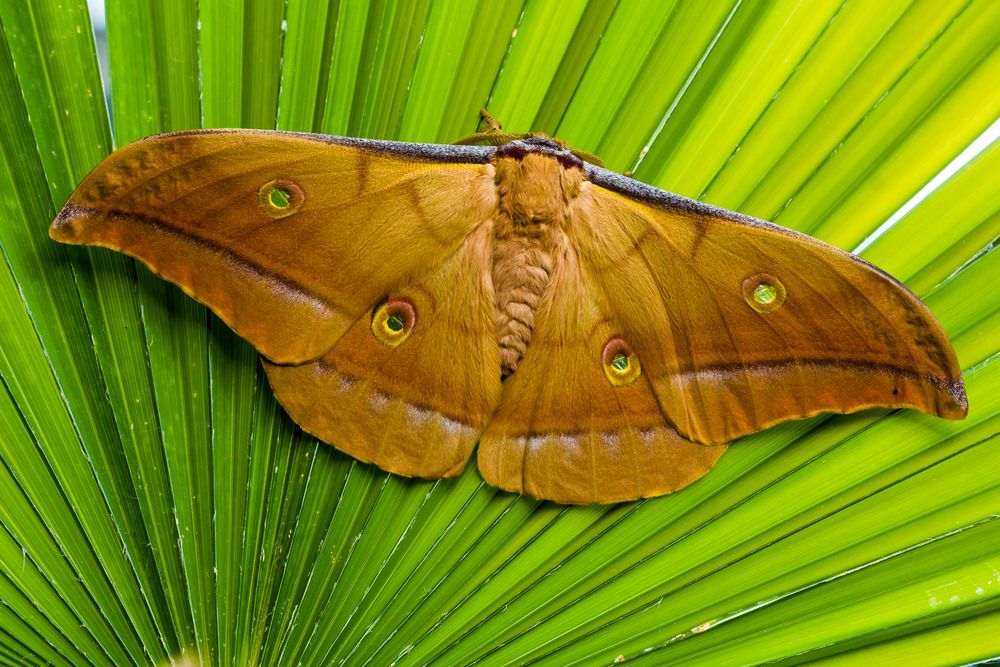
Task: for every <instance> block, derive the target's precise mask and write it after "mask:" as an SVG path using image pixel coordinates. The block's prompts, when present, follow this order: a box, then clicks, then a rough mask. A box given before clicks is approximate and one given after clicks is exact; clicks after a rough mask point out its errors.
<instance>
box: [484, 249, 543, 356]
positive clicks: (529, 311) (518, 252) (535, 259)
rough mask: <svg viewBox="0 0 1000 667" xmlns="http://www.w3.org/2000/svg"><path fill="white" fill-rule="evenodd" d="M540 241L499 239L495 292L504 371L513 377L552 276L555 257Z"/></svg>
mask: <svg viewBox="0 0 1000 667" xmlns="http://www.w3.org/2000/svg"><path fill="white" fill-rule="evenodd" d="M540 241H541V240H540V239H538V238H531V237H524V236H512V237H507V238H496V239H495V240H494V245H493V290H494V294H495V295H496V309H497V310H496V320H497V333H498V336H499V343H500V368H501V373H502V374H503V375H505V376H506V375H511V374H512V373H513V372H514V371H515V370H517V365H518V364H519V363H520V361H521V359H522V357H524V351H525V349H527V347H528V343H529V342H530V341H531V332H532V330H533V329H534V326H535V325H534V320H535V311H536V310H537V309H538V302H539V300H540V299H541V298H542V294H543V293H544V292H545V288H546V287H547V286H548V284H549V278H550V277H551V275H552V255H551V254H550V252H549V250H548V249H547V248H545V247H544V246H543V245H542V243H541V242H540Z"/></svg>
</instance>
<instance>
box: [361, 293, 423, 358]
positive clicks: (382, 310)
mask: <svg viewBox="0 0 1000 667" xmlns="http://www.w3.org/2000/svg"><path fill="white" fill-rule="evenodd" d="M416 323H417V311H416V309H415V308H414V307H413V304H412V303H410V301H409V299H403V298H398V297H394V298H391V299H388V300H387V301H386V302H385V303H383V304H382V305H380V306H379V307H378V308H376V309H375V314H374V316H372V333H373V334H374V335H375V338H376V339H377V340H378V342H380V343H382V344H383V345H385V346H386V347H399V346H400V345H401V344H402V343H403V341H405V340H406V339H407V338H409V337H410V334H411V333H412V332H413V327H414V326H415V325H416Z"/></svg>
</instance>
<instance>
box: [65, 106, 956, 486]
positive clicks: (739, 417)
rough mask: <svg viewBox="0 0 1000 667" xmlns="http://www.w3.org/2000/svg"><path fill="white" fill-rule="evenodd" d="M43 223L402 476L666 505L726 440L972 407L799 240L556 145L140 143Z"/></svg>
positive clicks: (862, 277)
mask: <svg viewBox="0 0 1000 667" xmlns="http://www.w3.org/2000/svg"><path fill="white" fill-rule="evenodd" d="M49 233H50V235H51V237H52V238H53V239H56V240H58V241H62V242H64V243H74V244H89V245H96V246H103V247H106V248H111V249H114V250H117V251H120V252H123V253H126V254H128V255H131V256H133V257H135V258H138V259H139V260H141V261H142V262H143V263H145V264H146V265H147V266H148V267H149V268H150V269H151V270H152V271H153V272H154V273H156V274H157V275H159V276H161V277H162V278H164V279H166V280H168V281H170V282H173V283H175V284H177V285H179V286H180V287H181V289H183V290H184V291H185V292H187V293H188V294H189V295H191V296H192V297H194V298H195V299H197V300H198V301H200V302H201V303H203V304H205V305H206V306H208V307H209V308H210V309H212V310H213V311H214V312H215V313H216V314H217V315H218V316H219V317H220V318H222V320H224V321H225V322H226V323H227V324H228V325H229V326H230V327H232V328H233V329H234V330H235V331H236V332H237V333H238V334H239V335H240V336H242V337H243V338H245V339H246V340H247V341H249V342H250V343H251V344H252V345H253V346H254V347H255V348H256V349H257V350H258V351H259V353H260V355H261V357H262V362H263V365H264V368H265V369H266V372H267V377H268V379H269V381H270V383H271V386H272V388H273V389H274V394H275V396H276V397H277V399H278V401H279V402H280V403H281V405H282V406H283V407H284V409H285V410H286V411H287V412H288V414H289V415H291V417H292V419H294V420H295V421H296V422H297V423H298V424H299V425H300V426H301V427H302V428H303V429H305V430H306V431H308V432H309V433H312V434H314V435H315V436H316V437H318V438H320V439H321V440H324V441H326V442H328V443H331V444H332V445H333V446H335V447H336V448H337V449H339V450H341V451H343V452H346V453H347V454H349V455H351V456H353V457H355V458H357V459H359V460H361V461H366V462H371V463H374V464H376V465H377V466H379V467H380V468H382V469H384V470H387V471H391V472H393V473H397V474H400V475H406V476H413V477H424V478H440V477H451V476H455V475H457V474H459V473H460V472H461V471H462V470H463V468H464V467H465V465H466V462H467V460H468V458H469V456H470V454H471V453H472V451H473V449H474V448H475V447H476V445H477V443H478V464H479V469H480V471H481V472H482V475H483V477H484V478H485V480H486V481H487V482H489V483H490V484H493V485H495V486H498V487H501V488H503V489H507V490H509V491H513V492H517V493H521V494H526V495H529V496H533V497H535V498H540V499H549V500H554V501H557V502H561V503H610V502H618V501H626V500H632V499H636V498H641V497H650V496H658V495H662V494H666V493H670V492H672V491H675V490H677V489H680V488H682V487H684V486H686V485H688V484H690V483H691V482H693V481H694V480H696V479H698V478H699V477H701V476H702V475H704V474H705V473H706V472H707V471H708V470H709V469H710V468H711V467H712V466H713V465H714V464H715V462H716V461H717V460H718V459H719V457H720V456H721V455H722V453H723V452H724V451H725V449H726V446H727V443H729V442H730V441H732V440H733V439H735V438H739V437H740V436H742V435H745V434H748V433H752V432H754V431H757V430H760V429H763V428H766V427H768V426H771V425H773V424H776V423H778V422H782V421H785V420H789V419H797V418H802V417H806V416H810V415H815V414H817V413H821V412H842V413H843V412H852V411H855V410H860V409H863V408H869V407H873V406H890V407H906V408H915V409H917V410H921V411H924V412H927V413H931V414H936V415H939V416H941V417H945V418H948V419H961V418H962V417H964V416H965V414H966V412H967V401H966V396H965V389H964V386H963V384H962V378H961V373H960V369H959V366H958V362H957V360H956V357H955V353H954V351H953V350H952V348H951V345H950V344H949V342H948V339H947V337H946V336H945V334H944V332H943V331H942V329H941V326H940V325H939V324H938V323H937V321H936V320H935V319H934V317H933V316H932V314H931V313H930V311H929V310H928V309H927V307H926V306H924V304H922V303H921V302H920V301H919V300H918V299H917V298H916V297H915V296H914V295H913V294H912V293H910V292H909V291H908V290H907V289H906V288H905V287H904V286H903V285H902V284H900V283H898V282H896V281H895V280H894V279H893V278H891V277H890V276H889V275H887V274H885V273H883V272H882V271H880V270H879V269H877V268H875V267H874V266H872V265H871V264H868V263H866V262H865V261H863V260H861V259H859V258H857V257H855V256H853V255H851V254H849V253H847V252H844V251H842V250H839V249H837V248H835V247H833V246H830V245H827V244H825V243H823V242H820V241H818V240H815V239H812V238H810V237H808V236H804V235H802V234H799V233H796V232H793V231H789V230H787V229H784V228H781V227H778V226H776V225H773V224H770V223H768V222H764V221H762V220H757V219H754V218H751V217H748V216H744V215H740V214H738V213H733V212H730V211H726V210H722V209H719V208H715V207H713V206H709V205H707V204H703V203H701V202H698V201H693V200H690V199H686V198H684V197H681V196H678V195H675V194H671V193H669V192H665V191H663V190H659V189H657V188H654V187H651V186H648V185H644V184H642V183H640V182H638V181H636V180H633V179H631V178H628V177H626V176H622V175H619V174H616V173H613V172H611V171H608V170H606V169H604V168H603V167H601V166H600V165H599V164H598V161H597V160H596V159H594V158H591V157H590V156H588V155H586V154H584V153H580V152H575V151H573V150H572V149H570V148H568V147H567V146H566V145H565V144H564V143H563V142H561V141H557V140H554V139H551V138H548V137H545V136H543V135H531V134H527V135H524V134H522V135H514V134H504V133H502V132H501V131H500V129H499V126H494V127H492V128H491V129H490V130H488V131H485V132H482V133H480V134H477V135H473V136H472V137H470V138H466V139H465V140H462V141H460V142H459V144H456V145H436V144H415V143H400V142H392V141H375V140H367V139H352V138H344V137H334V136H325V135H319V134H298V133H290V132H272V131H258V130H194V131H185V132H176V133H171V134H164V135H159V136H154V137H150V138H148V139H144V140H141V141H137V142H135V143H132V144H130V145H128V146H126V147H124V148H122V149H120V150H118V151H116V152H115V153H113V154H112V155H110V156H109V157H108V158H106V159H105V160H104V161H103V162H101V163H100V164H99V165H98V166H97V167H96V168H95V169H94V170H93V172H91V173H90V175H88V176H87V177H86V178H85V179H84V181H83V182H82V183H81V184H80V186H79V187H78V188H77V189H76V191H75V192H74V193H73V195H72V196H71V197H70V199H69V201H68V202H67V203H66V205H65V206H64V208H63V209H62V211H61V212H60V213H59V215H58V217H57V218H56V219H55V221H54V222H53V223H52V226H51V228H50V230H49Z"/></svg>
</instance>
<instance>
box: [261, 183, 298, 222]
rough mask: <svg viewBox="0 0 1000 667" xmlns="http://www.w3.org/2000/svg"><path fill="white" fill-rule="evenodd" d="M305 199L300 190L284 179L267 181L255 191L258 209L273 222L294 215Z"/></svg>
mask: <svg viewBox="0 0 1000 667" xmlns="http://www.w3.org/2000/svg"><path fill="white" fill-rule="evenodd" d="M305 198H306V197H305V194H304V193H303V192H302V188H300V187H299V186H298V185H297V184H295V183H292V182H291V181H287V180H284V179H277V180H274V181H268V182H267V183H265V184H264V185H262V186H260V190H258V191H257V201H258V202H260V207H261V208H262V209H264V212H265V213H267V214H268V215H269V216H271V217H272V218H274V219H275V220H280V219H281V218H287V217H288V216H290V215H291V214H293V213H295V212H296V211H297V210H299V207H300V206H302V202H303V201H305Z"/></svg>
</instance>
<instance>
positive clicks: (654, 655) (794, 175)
mask: <svg viewBox="0 0 1000 667" xmlns="http://www.w3.org/2000/svg"><path fill="white" fill-rule="evenodd" d="M107 23H108V26H107V31H108V51H109V58H110V72H111V79H110V90H111V97H110V111H111V113H110V116H111V117H112V118H113V119H114V123H113V137H114V139H113V140H112V125H111V124H110V123H109V120H108V119H109V113H108V108H107V107H106V106H105V103H104V96H103V92H102V82H101V79H100V74H99V71H98V64H97V58H96V54H95V45H94V39H93V34H92V32H91V27H90V20H89V17H88V14H87V9H86V6H85V4H84V3H82V2H79V1H74V2H55V1H54V0H37V1H35V2H29V3H24V2H20V1H19V0H0V26H2V33H0V91H2V93H0V94H2V104H0V184H2V187H3V194H2V197H0V201H2V204H0V250H2V258H3V262H2V263H0V464H2V465H0V664H66V665H85V664H95V665H103V664H113V665H128V664H151V663H152V664H163V663H166V662H168V661H171V660H175V661H177V660H181V659H188V660H191V661H195V662H200V663H203V664H222V665H230V664H238V665H243V664H299V663H301V664H308V665H311V664H335V663H336V664H347V665H369V664H370V665H388V664H399V665H409V664H412V665H418V664H427V663H433V664H442V665H459V664H470V663H477V664H485V665H504V664H522V663H528V662H538V663H540V664H547V665H548V664H551V665H569V664H609V663H612V662H613V661H614V660H615V659H616V658H618V657H619V656H621V657H623V658H624V659H625V660H627V661H628V663H629V664H632V663H636V664H649V665H661V664H677V663H680V662H682V661H683V663H684V664H698V663H703V664H712V665H716V664H746V663H756V662H763V661H782V662H784V663H798V662H805V661H810V660H827V661H830V662H842V663H850V664H878V663H888V664H962V663H969V662H973V661H976V660H983V659H987V658H991V657H998V656H1000V632H998V629H1000V575H998V572H1000V560H998V555H997V554H998V553H1000V521H997V516H998V515H1000V511H998V510H1000V476H998V475H997V471H998V470H1000V438H998V437H997V434H998V433H1000V363H998V362H997V357H998V353H1000V289H998V288H997V284H998V282H1000V252H998V251H997V249H996V246H997V240H998V239H1000V188H998V187H997V184H998V181H997V177H996V174H997V173H1000V142H997V141H996V138H997V136H998V134H1000V124H998V119H1000V94H998V92H997V82H1000V3H996V2H993V1H992V0H884V1H882V2H877V3H876V2H861V1H860V0H858V1H856V0H814V1H811V2H799V1H798V0H769V1H767V2H764V1H748V0H712V1H710V2H702V1H701V0H668V1H666V2H664V0H620V1H619V2H610V1H605V0H591V1H590V2H585V1H583V0H570V1H567V2H555V1H553V2H548V1H546V0H530V1H525V2H518V1H513V0H510V1H508V0H504V1H493V0H478V1H476V0H407V1H399V2H389V1H387V0H379V1H378V2H373V3H366V2H360V1H359V2H354V1H352V0H341V1H340V2H333V3H329V2H327V1H326V0H288V2H287V3H286V2H249V1H247V2H239V1H238V0H226V1H222V0H220V1H218V2H216V1H211V2H208V1H206V0H202V1H201V2H196V1H195V0H184V1H179V2H158V1H156V0H107ZM484 106H485V107H487V108H489V110H490V111H491V113H493V115H495V116H496V117H497V118H499V119H500V120H502V121H504V125H505V129H507V130H510V131H512V132H526V131H529V130H535V131H541V132H546V133H548V134H551V135H555V136H559V137H560V138H562V139H565V140H566V141H567V142H569V143H570V144H571V145H572V146H574V147H575V148H577V149H580V150H583V151H587V152H592V153H594V154H596V155H599V156H601V157H602V158H603V159H604V160H605V161H606V162H607V164H608V166H609V168H611V169H615V170H618V171H624V170H634V171H635V175H636V178H638V179H640V180H643V181H646V182H649V183H652V184H654V185H656V186H659V187H663V188H665V189H668V190H671V191H674V192H678V193H681V194H684V195H687V196H692V197H697V198H701V199H704V200H705V201H708V202H711V203H713V204H716V205H719V206H723V207H726V208H731V209H735V210H739V211H742V212H745V213H748V214H751V215H755V216H758V217H763V218H767V219H771V220H775V221H776V222H777V223H779V224H782V225H784V226H787V227H791V228H794V229H798V230H800V231H804V232H806V233H809V234H812V235H815V236H818V237H819V238H822V239H824V240H826V241H829V242H831V243H834V244H836V245H838V246H840V247H843V248H846V249H848V250H853V249H859V250H860V252H861V254H862V256H864V257H865V258H867V259H869V260H871V261H873V262H875V263H877V264H878V265H880V266H881V267H883V268H884V269H886V270H887V271H889V272H890V273H892V274H893V275H895V276H896V277H898V278H899V279H900V280H902V281H903V282H905V283H906V284H907V285H908V286H909V287H910V288H911V289H913V290H914V291H915V292H916V293H917V294H918V296H920V297H921V298H922V299H924V300H925V302H926V303H927V304H928V305H929V306H930V308H931V309H932V310H933V311H934V312H935V314H936V315H937V316H938V317H939V319H940V321H941V323H942V324H943V326H944V328H945V329H946V331H947V332H948V334H949V336H950V337H951V339H952V341H953V342H954V345H955V349H956V352H957V354H958V357H959V360H960V362H961V365H962V367H963V369H965V372H964V378H965V381H966V384H967V389H968V394H969V403H970V407H971V410H970V414H969V417H968V419H966V420H965V421H962V422H945V421H942V420H938V419H935V418H932V417H929V416H926V415H922V414H917V413H914V412H910V411H897V412H889V411H884V410H883V411H874V410H873V411H866V412H863V413H859V414H855V415H850V416H836V417H820V418H815V419H810V420H806V421H802V422H795V423H790V424H785V425H782V426H779V427H777V428H774V429H770V430H768V431H766V432H762V433H758V434H755V435H753V436H750V437H747V438H744V439H743V440H741V441H740V442H739V443H738V444H737V445H736V446H734V447H733V448H732V449H731V450H730V451H729V452H728V453H727V454H726V455H725V456H724V457H723V458H722V460H721V462H720V463H719V465H718V466H717V467H716V468H715V469H714V470H713V471H712V472H711V473H710V474H709V475H707V476H706V477H705V478H704V479H702V480H701V481H699V482H697V483H696V484H694V485H692V486H691V487H689V488H688V489H686V490H684V491H682V492H680V493H677V494H674V495H672V496H667V497H664V498H658V499H654V500H648V501H642V502H636V503H628V504H622V505H615V506H610V507H596V506H595V507H562V506H558V505H554V504H551V503H540V502H537V501H533V500H530V499H526V498H522V497H518V496H514V495H511V494H507V493H504V492H501V491H497V490H496V489H494V488H492V487H489V486H487V485H485V484H484V483H483V482H482V480H481V478H480V477H479V474H478V472H477V471H476V470H475V466H474V465H470V466H469V467H468V469H467V470H466V471H465V472H464V474H463V475H462V476H461V477H459V478H458V479H454V480H443V481H438V482H428V481H419V480H418V481H414V480H409V479H403V478H400V477H396V476H392V475H387V474H385V473H383V472H381V471H379V470H378V469H376V468H374V467H373V466H369V465H365V464H360V463H357V462H355V461H353V460H351V459H350V458H348V457H346V456H344V455H341V454H339V453H338V452H337V451H335V450H334V449H333V448H332V447H329V446H327V445H324V444H322V443H319V442H317V441H316V440H315V439H313V438H311V437H310V436H308V435H306V434H304V433H303V432H301V431H300V430H299V429H298V428H297V427H296V426H295V424H294V423H292V422H291V420H290V419H289V418H288V417H287V416H286V415H285V414H284V413H283V412H282V411H281V409H280V408H279V407H278V405H277V403H276V402H275V400H274V398H273V395H272V393H271V391H270V389H269V387H268V385H267V382H266V379H265V377H264V375H263V372H262V370H261V368H260V365H259V363H258V362H257V360H256V357H255V354H254V352H253V350H252V348H250V346H249V345H247V344H246V343H245V342H243V341H242V340H241V339H239V338H237V337H236V336H235V335H234V334H233V333H232V332H231V331H230V330H229V329H228V328H227V327H226V326H225V325H223V324H222V323H221V322H220V321H219V320H218V319H216V318H215V317H214V316H211V315H210V314H209V313H208V312H207V311H206V310H205V309H204V308H203V307H201V306H200V305H198V304H196V303H195V302H194V301H193V300H191V299H189V298H188V297H186V296H185V295H184V294H182V293H181V292H180V290H178V289H176V288H174V287H173V286H171V285H168V284H167V283H165V282H163V281H161V280H160V279H158V278H156V277H154V276H153V275H152V274H150V273H149V272H148V271H146V270H145V269H143V268H141V267H138V266H137V265H136V263H135V262H133V261H132V260H130V259H127V258H125V257H123V256H121V255H119V254H116V253H111V252H107V251H103V250H94V249H80V248H72V247H67V246H62V245H59V244H56V243H53V242H51V241H50V240H49V238H48V236H47V228H48V224H49V222H50V221H51V220H52V218H53V217H54V215H55V212H56V211H57V210H58V208H59V207H60V206H61V205H62V204H63V202H64V201H65V200H66V199H67V197H68V196H69V194H70V193H71V192H72V189H73V187H74V186H75V185H76V184H77V183H78V182H79V181H80V180H81V179H82V178H83V177H84V176H85V175H86V173H87V172H88V171H89V169H90V168H91V167H93V166H94V165H95V164H96V163H97V162H98V161H99V160H100V159H101V158H102V157H103V156H105V155H106V154H107V153H108V152H110V151H111V149H112V147H113V145H119V146H120V145H124V144H125V143H127V142H129V141H131V140H133V139H136V138H138V137H141V136H145V135H149V134H154V133H157V132H161V131H167V130H175V129H183V128H191V127H198V126H206V127H260V128H280V129H288V130H302V131H316V132H326V133H331V134H341V135H349V136H363V137H372V138H386V139H402V140H407V141H439V142H447V141H451V140H453V139H456V138H458V137H460V136H463V135H467V134H470V133H471V132H473V131H475V129H476V127H477V122H478V110H479V108H480V107H484Z"/></svg>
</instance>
